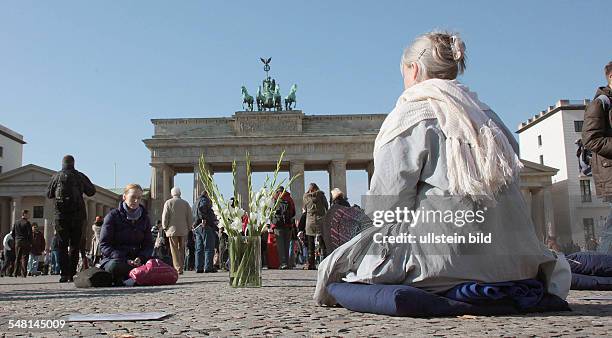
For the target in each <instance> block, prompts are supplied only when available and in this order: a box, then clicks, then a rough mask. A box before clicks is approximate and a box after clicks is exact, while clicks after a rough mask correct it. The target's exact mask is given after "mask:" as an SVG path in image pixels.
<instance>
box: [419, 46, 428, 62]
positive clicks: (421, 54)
mask: <svg viewBox="0 0 612 338" xmlns="http://www.w3.org/2000/svg"><path fill="white" fill-rule="evenodd" d="M426 50H427V48H425V49H423V50H422V51H421V53H420V54H419V57H418V58H417V61H419V60H420V59H421V56H423V54H425V51H426Z"/></svg>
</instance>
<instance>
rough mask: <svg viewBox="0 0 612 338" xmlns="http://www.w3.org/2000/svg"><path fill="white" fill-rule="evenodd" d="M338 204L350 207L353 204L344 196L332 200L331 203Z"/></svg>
mask: <svg viewBox="0 0 612 338" xmlns="http://www.w3.org/2000/svg"><path fill="white" fill-rule="evenodd" d="M336 204H338V205H341V206H343V207H349V208H350V207H351V204H350V203H349V202H348V200H347V199H346V198H344V197H338V198H336V199H335V200H333V201H332V202H331V205H336Z"/></svg>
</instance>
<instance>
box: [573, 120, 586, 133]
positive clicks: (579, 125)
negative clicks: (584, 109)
mask: <svg viewBox="0 0 612 338" xmlns="http://www.w3.org/2000/svg"><path fill="white" fill-rule="evenodd" d="M583 123H584V121H574V131H575V132H577V133H580V132H582V124H583Z"/></svg>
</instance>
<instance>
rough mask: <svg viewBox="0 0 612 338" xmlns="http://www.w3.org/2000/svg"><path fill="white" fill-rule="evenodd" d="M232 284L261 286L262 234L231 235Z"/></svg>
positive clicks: (242, 286) (235, 285)
mask: <svg viewBox="0 0 612 338" xmlns="http://www.w3.org/2000/svg"><path fill="white" fill-rule="evenodd" d="M228 242H229V256H230V257H229V258H230V269H229V270H230V271H229V274H230V286H231V287H234V288H257V287H261V236H230V237H229V238H228Z"/></svg>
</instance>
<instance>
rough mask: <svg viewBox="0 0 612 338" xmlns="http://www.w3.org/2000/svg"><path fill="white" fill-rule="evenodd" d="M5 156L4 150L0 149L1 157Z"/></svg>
mask: <svg viewBox="0 0 612 338" xmlns="http://www.w3.org/2000/svg"><path fill="white" fill-rule="evenodd" d="M2 156H4V148H3V147H0V157H2Z"/></svg>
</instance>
